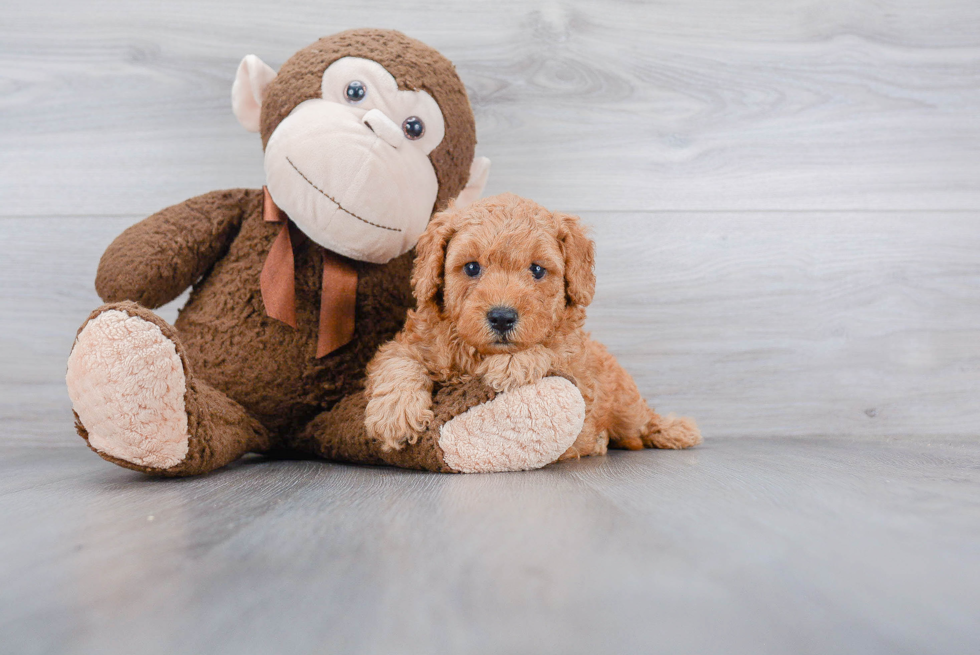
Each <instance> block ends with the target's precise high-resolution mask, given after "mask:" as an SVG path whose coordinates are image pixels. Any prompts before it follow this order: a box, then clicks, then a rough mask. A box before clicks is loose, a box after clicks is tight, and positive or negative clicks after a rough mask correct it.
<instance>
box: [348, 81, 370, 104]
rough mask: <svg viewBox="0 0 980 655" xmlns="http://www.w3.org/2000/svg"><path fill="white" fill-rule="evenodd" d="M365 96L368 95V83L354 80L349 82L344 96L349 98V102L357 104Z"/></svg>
mask: <svg viewBox="0 0 980 655" xmlns="http://www.w3.org/2000/svg"><path fill="white" fill-rule="evenodd" d="M365 96H367V85H366V84H364V82H360V81H358V80H354V81H353V82H348V83H347V88H346V89H344V97H345V98H347V102H349V103H351V104H352V105H356V104H357V103H359V102H360V101H361V100H364V97H365Z"/></svg>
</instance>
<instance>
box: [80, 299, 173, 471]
mask: <svg viewBox="0 0 980 655" xmlns="http://www.w3.org/2000/svg"><path fill="white" fill-rule="evenodd" d="M66 381H67V382H68V395H69V396H70V397H71V402H72V405H73V406H74V408H75V413H77V414H78V418H79V419H80V420H81V422H82V425H84V426H85V430H86V431H87V432H88V441H89V444H91V446H92V447H93V448H95V449H96V450H97V451H99V452H101V453H105V454H107V455H110V456H112V457H115V458H118V459H121V460H125V461H127V462H131V463H133V464H139V465H141V466H149V467H152V468H159V469H166V468H170V467H172V466H174V465H176V464H179V463H180V462H182V461H183V460H184V458H185V457H186V456H187V447H188V436H187V412H186V411H185V408H184V391H185V389H186V380H185V378H184V370H183V367H182V365H181V362H180V357H179V356H178V355H177V350H176V348H175V346H174V343H173V342H172V341H171V340H170V339H168V338H167V337H165V336H164V335H163V333H162V332H161V331H160V328H158V327H157V326H156V325H154V324H153V323H150V322H149V321H145V320H143V319H141V318H137V317H135V316H130V315H129V314H127V313H125V312H121V311H119V310H115V309H110V310H108V311H105V312H103V313H101V314H99V315H98V316H96V317H95V318H93V319H92V320H91V321H89V322H88V324H87V325H86V326H85V327H84V328H83V329H82V331H81V333H80V334H79V335H78V338H77V340H76V341H75V347H74V348H73V349H72V352H71V356H70V357H69V358H68V375H67V376H66Z"/></svg>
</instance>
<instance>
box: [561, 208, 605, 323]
mask: <svg viewBox="0 0 980 655" xmlns="http://www.w3.org/2000/svg"><path fill="white" fill-rule="evenodd" d="M554 217H555V219H556V221H557V222H558V238H559V240H560V242H561V249H562V253H563V254H564V256H565V296H566V298H567V302H568V304H569V305H576V306H578V307H588V305H589V303H591V302H592V296H594V295H595V271H594V268H595V242H593V241H592V239H590V238H589V235H588V234H587V233H586V230H585V226H584V225H582V221H580V220H579V219H578V217H576V216H570V215H569V214H559V213H555V214H554Z"/></svg>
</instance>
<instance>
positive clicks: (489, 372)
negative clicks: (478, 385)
mask: <svg viewBox="0 0 980 655" xmlns="http://www.w3.org/2000/svg"><path fill="white" fill-rule="evenodd" d="M552 359H553V358H552V355H551V351H550V350H548V349H547V348H545V347H544V346H540V345H539V346H531V347H530V348H528V349H527V350H521V351H519V352H516V353H514V354H512V355H510V354H501V355H490V356H489V357H487V358H486V359H484V360H483V361H482V362H481V363H480V366H479V367H478V368H477V374H478V375H480V376H481V377H482V378H483V381H484V382H486V383H487V384H488V385H489V386H490V387H491V388H492V389H493V390H494V391H513V390H514V389H516V388H518V387H523V386H524V385H527V384H534V383H535V382H538V381H539V380H541V378H543V377H544V376H545V375H546V374H547V373H548V371H549V370H551V367H552Z"/></svg>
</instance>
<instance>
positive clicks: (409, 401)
mask: <svg viewBox="0 0 980 655" xmlns="http://www.w3.org/2000/svg"><path fill="white" fill-rule="evenodd" d="M367 396H368V404H367V408H366V410H365V413H364V427H365V428H366V429H367V432H368V435H370V436H372V437H376V438H378V439H380V440H381V442H382V448H383V449H384V450H400V449H401V448H402V447H403V446H404V445H405V444H406V443H412V444H414V443H415V442H416V441H418V438H419V435H420V434H421V433H422V432H424V431H425V429H426V428H427V427H428V426H429V423H431V422H432V419H433V418H435V415H434V414H433V413H432V380H431V378H430V377H429V374H428V371H427V370H426V369H425V367H424V366H422V364H421V363H420V362H419V361H418V359H416V358H415V357H412V356H411V352H410V349H409V348H408V347H407V346H404V345H402V344H400V343H398V342H396V341H392V342H389V343H387V344H385V345H384V346H382V347H381V349H380V350H379V351H378V354H377V355H375V357H374V359H373V360H372V361H371V363H370V364H368V382H367Z"/></svg>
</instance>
